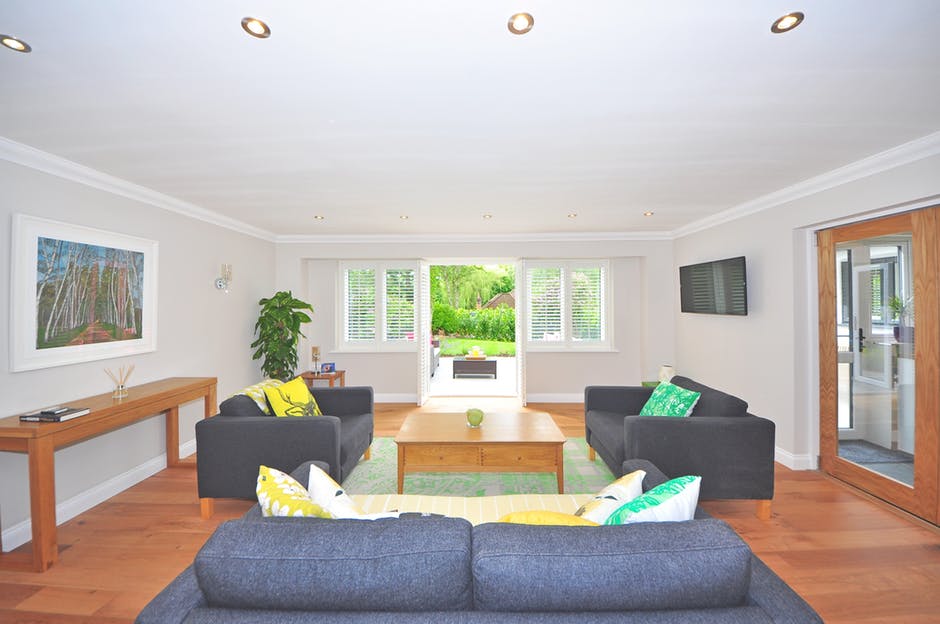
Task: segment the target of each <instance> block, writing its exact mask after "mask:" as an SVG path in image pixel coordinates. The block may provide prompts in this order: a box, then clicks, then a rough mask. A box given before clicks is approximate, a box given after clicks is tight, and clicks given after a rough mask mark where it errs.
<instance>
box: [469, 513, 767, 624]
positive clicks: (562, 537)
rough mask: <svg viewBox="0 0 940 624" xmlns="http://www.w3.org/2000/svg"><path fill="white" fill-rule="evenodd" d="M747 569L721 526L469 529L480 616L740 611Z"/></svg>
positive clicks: (745, 552)
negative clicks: (734, 608)
mask: <svg viewBox="0 0 940 624" xmlns="http://www.w3.org/2000/svg"><path fill="white" fill-rule="evenodd" d="M750 566H751V551H750V549H749V548H748V546H747V544H745V543H744V542H743V541H742V540H741V538H740V537H738V536H737V535H736V534H735V532H734V531H733V530H732V529H731V527H729V526H728V525H727V524H725V523H724V522H722V521H721V520H699V521H695V522H664V523H642V524H632V525H626V526H601V527H537V528H535V527H526V526H521V525H516V524H483V525H480V526H477V527H474V529H473V592H474V602H475V604H476V608H477V609H481V610H487V611H581V612H589V611H632V610H654V609H697V608H717V607H732V606H739V605H742V604H744V601H745V597H746V595H747V591H748V586H749V580H750V575H751V569H750ZM589 620H590V618H587V619H586V620H585V621H589Z"/></svg>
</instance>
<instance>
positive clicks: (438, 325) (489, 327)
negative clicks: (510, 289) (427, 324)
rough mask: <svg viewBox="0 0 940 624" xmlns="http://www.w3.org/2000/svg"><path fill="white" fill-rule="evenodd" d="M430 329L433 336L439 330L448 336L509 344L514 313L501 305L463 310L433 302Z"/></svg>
mask: <svg viewBox="0 0 940 624" xmlns="http://www.w3.org/2000/svg"><path fill="white" fill-rule="evenodd" d="M431 330H432V331H433V332H434V333H438V332H441V331H443V332H444V333H445V334H447V335H448V336H465V337H467V338H479V339H480V340H500V341H504V342H512V341H514V340H515V339H516V312H515V310H513V309H512V308H507V307H505V306H503V307H499V308H496V309H493V310H491V309H482V310H467V309H465V308H457V309H454V308H452V307H450V306H449V305H447V304H446V303H435V304H434V312H433V314H432V316H431Z"/></svg>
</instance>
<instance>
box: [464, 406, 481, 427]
mask: <svg viewBox="0 0 940 624" xmlns="http://www.w3.org/2000/svg"><path fill="white" fill-rule="evenodd" d="M482 422H483V410H481V409H477V408H475V407H471V408H470V409H468V410H467V424H468V425H470V426H471V427H479V426H480V423H482Z"/></svg>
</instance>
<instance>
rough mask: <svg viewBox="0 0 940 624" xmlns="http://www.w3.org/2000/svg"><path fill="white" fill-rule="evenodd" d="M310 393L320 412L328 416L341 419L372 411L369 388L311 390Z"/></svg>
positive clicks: (372, 404) (371, 398)
mask: <svg viewBox="0 0 940 624" xmlns="http://www.w3.org/2000/svg"><path fill="white" fill-rule="evenodd" d="M311 393H312V394H313V397H314V398H315V399H316V400H317V405H319V406H320V411H321V412H323V413H324V414H329V415H330V416H339V417H340V418H342V417H343V416H348V415H350V414H371V413H372V412H373V411H374V409H373V407H374V398H373V394H372V387H371V386H352V387H349V388H313V389H312V390H311Z"/></svg>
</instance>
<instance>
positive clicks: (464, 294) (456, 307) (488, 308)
mask: <svg viewBox="0 0 940 624" xmlns="http://www.w3.org/2000/svg"><path fill="white" fill-rule="evenodd" d="M515 283H516V278H515V268H514V267H513V266H512V265H504V264H501V265H490V266H480V265H435V266H432V267H431V305H432V306H433V313H432V316H431V331H432V332H433V333H434V335H435V337H436V338H437V339H438V340H440V346H441V355H444V356H454V355H464V354H466V353H467V352H468V351H469V350H470V349H471V348H472V347H480V350H481V351H483V352H484V353H486V355H487V356H491V357H492V356H515V354H516V343H515V340H516V313H515V300H514V297H513V290H514V288H515Z"/></svg>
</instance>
